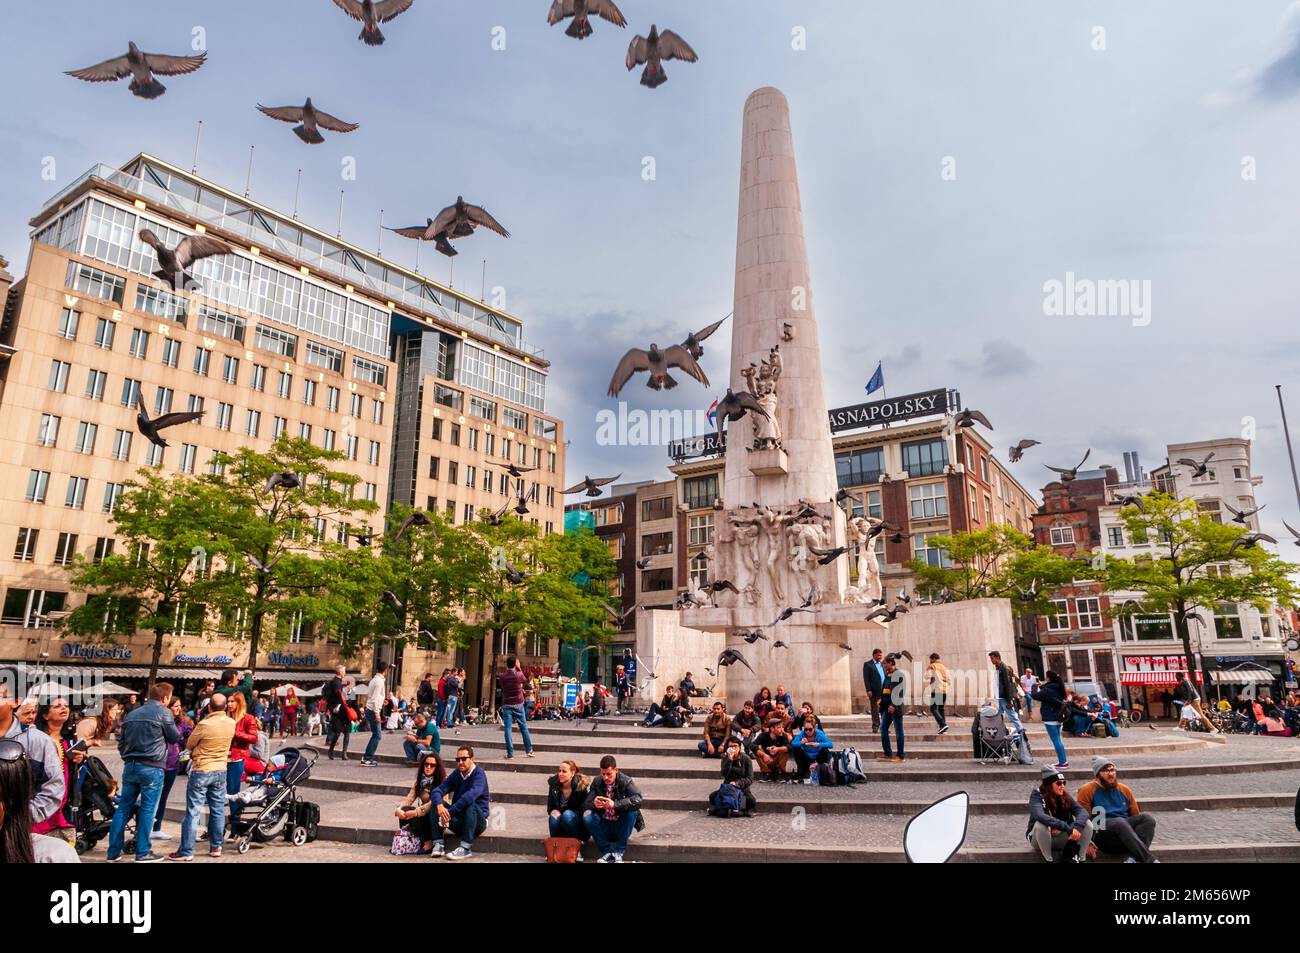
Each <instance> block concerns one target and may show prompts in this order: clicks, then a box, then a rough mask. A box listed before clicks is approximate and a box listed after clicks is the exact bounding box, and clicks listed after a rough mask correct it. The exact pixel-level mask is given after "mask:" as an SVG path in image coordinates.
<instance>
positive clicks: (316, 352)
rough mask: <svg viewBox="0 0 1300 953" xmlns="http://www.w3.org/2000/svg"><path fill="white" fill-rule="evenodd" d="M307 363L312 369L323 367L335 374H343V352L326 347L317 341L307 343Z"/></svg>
mask: <svg viewBox="0 0 1300 953" xmlns="http://www.w3.org/2000/svg"><path fill="white" fill-rule="evenodd" d="M306 361H307V363H308V364H310V365H311V366H312V367H323V368H324V369H325V370H327V371H333V372H334V373H335V374H342V373H343V352H342V351H340V350H337V349H335V348H332V347H325V345H323V344H317V343H316V342H315V341H308V342H307V355H306Z"/></svg>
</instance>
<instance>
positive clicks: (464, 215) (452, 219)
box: [426, 195, 510, 255]
mask: <svg viewBox="0 0 1300 953" xmlns="http://www.w3.org/2000/svg"><path fill="white" fill-rule="evenodd" d="M480 225H482V226H483V227H484V228H487V229H489V230H490V231H494V232H496V233H497V234H498V235H500V236H501V237H502V238H509V237H510V233H509V232H508V231H506V229H505V226H504V225H502V224H501V223H500V222H498V221H497V220H496V219H495V218H493V217H492V216H491V215H490V214H488V211H487V209H485V208H483V207H482V206H479V205H470V204H469V203H467V202H466V201H465V197H464V196H462V195H458V196H456V201H455V202H454V203H453V204H451V205H448V206H447V207H446V208H445V209H443V210H442V211H441V212H439V213H438V214H437V215H435V216H434V218H433V221H432V222H431V223H429V225H428V226H427V227H426V231H427V232H428V233H429V235H428V237H429V238H434V239H436V238H437V236H439V235H443V236H445V237H446V238H468V237H469V236H470V235H473V234H474V229H476V228H478V227H479V226H480ZM438 250H439V251H441V252H442V253H443V254H444V255H454V254H456V250H455V249H454V248H451V246H450V245H448V246H447V249H443V248H442V247H441V246H439V249H438Z"/></svg>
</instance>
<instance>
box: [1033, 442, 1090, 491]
mask: <svg viewBox="0 0 1300 953" xmlns="http://www.w3.org/2000/svg"><path fill="white" fill-rule="evenodd" d="M1090 453H1092V448H1091V447H1089V448H1088V450H1087V452H1085V453H1084V455H1083V460H1080V461H1079V462H1078V463H1077V464H1075V465H1074V466H1073V467H1071V468H1070V469H1068V470H1063V469H1061V468H1060V467H1054V466H1052V465H1051V464H1047V463H1044V464H1043V466H1045V467H1047V469H1049V470H1053V471H1055V472H1056V473H1059V474H1061V482H1062V483H1069V482H1070V481H1071V480H1073V479H1074V478H1075V477H1077V476H1078V475H1079V467H1081V466H1083V464H1084V462H1085V461H1087V459H1088V454H1090Z"/></svg>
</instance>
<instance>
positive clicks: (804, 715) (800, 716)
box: [791, 702, 822, 730]
mask: <svg viewBox="0 0 1300 953" xmlns="http://www.w3.org/2000/svg"><path fill="white" fill-rule="evenodd" d="M791 715H792V716H793V719H794V723H795V726H796V727H798V726H799V725H802V724H803V723H804V722H805V721H807V720H808V718H809V717H811V718H812V719H813V721H814V722H816V724H817V728H818V730H820V729H821V726H822V720H821V719H820V718H818V717H817V713H816V712H815V711H813V706H812V702H804V703H803V704H802V705H800V706H799V710H798V711H796V712H791Z"/></svg>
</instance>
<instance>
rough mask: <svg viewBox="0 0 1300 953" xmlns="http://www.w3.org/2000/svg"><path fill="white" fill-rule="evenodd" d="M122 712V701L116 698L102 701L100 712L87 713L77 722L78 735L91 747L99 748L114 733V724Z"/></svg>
mask: <svg viewBox="0 0 1300 953" xmlns="http://www.w3.org/2000/svg"><path fill="white" fill-rule="evenodd" d="M121 714H122V703H121V702H120V701H118V700H117V699H115V698H105V699H102V700H101V701H100V706H99V713H98V714H96V715H87V716H86V717H85V718H82V719H81V720H80V721H79V722H77V737H78V738H82V739H84V740H85V742H86V744H87V745H88V746H89V747H91V748H98V747H99V746H100V745H102V744H104V743H105V742H106V741H108V740H109V738H110V737H111V736H112V734H113V726H114V725H115V724H117V720H118V718H120V717H121Z"/></svg>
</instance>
